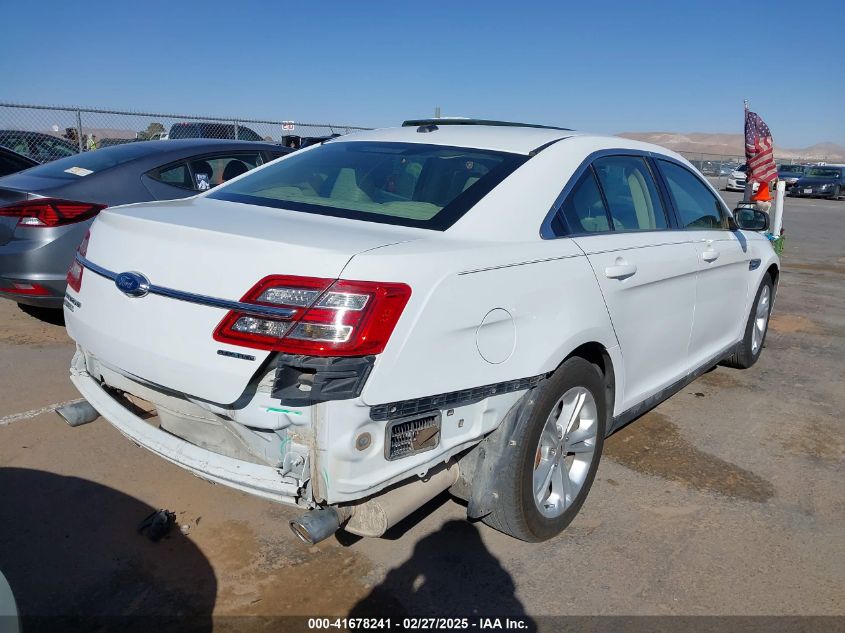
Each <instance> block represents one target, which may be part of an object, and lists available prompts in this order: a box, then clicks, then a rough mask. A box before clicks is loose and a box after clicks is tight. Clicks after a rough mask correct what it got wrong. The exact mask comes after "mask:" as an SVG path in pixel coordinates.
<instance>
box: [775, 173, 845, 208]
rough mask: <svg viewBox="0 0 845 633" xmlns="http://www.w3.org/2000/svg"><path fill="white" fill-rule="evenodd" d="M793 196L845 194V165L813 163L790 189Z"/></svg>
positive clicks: (832, 196)
mask: <svg viewBox="0 0 845 633" xmlns="http://www.w3.org/2000/svg"><path fill="white" fill-rule="evenodd" d="M789 195H791V196H798V197H801V196H806V197H812V198H833V199H835V200H838V199H839V198H840V197H841V196H842V195H845V165H811V166H809V167H807V168H806V171H805V172H804V174H803V175H802V176H801V177H800V178H799V179H798V180H797V181H796V182H795V184H793V185H792V187H791V188H790V190H789Z"/></svg>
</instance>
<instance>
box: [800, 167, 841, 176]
mask: <svg viewBox="0 0 845 633" xmlns="http://www.w3.org/2000/svg"><path fill="white" fill-rule="evenodd" d="M840 173H841V172H840V171H839V170H838V169H830V168H829V167H810V169H809V170H808V171H807V175H808V176H814V177H816V178H839V174H840Z"/></svg>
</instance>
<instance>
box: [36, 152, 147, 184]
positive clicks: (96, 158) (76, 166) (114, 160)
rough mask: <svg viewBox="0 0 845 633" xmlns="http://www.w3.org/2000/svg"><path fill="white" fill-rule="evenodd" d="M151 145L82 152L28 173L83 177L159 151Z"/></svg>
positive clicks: (59, 176)
mask: <svg viewBox="0 0 845 633" xmlns="http://www.w3.org/2000/svg"><path fill="white" fill-rule="evenodd" d="M151 145H157V144H151ZM151 145H148V144H146V143H126V144H123V145H114V146H112V147H104V148H102V149H97V150H93V151H90V152H83V153H81V154H74V155H73V156H68V157H67V158H60V159H59V160H54V161H53V162H51V163H45V164H44V165H39V166H38V167H33V168H32V170H30V171H29V172H28V175H31V176H41V177H43V178H63V179H65V180H72V179H74V178H83V177H85V176H90V175H91V174H94V173H97V172H100V171H103V170H104V169H108V168H109V167H114V166H115V165H120V164H122V163H127V162H129V161H130V160H135V159H136V158H140V157H141V156H146V155H148V154H152V153H153V152H156V151H161V149H160V146H158V147H151Z"/></svg>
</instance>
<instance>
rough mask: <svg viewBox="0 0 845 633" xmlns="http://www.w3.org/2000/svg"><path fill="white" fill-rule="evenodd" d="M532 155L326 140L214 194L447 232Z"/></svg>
mask: <svg viewBox="0 0 845 633" xmlns="http://www.w3.org/2000/svg"><path fill="white" fill-rule="evenodd" d="M527 158H528V157H527V156H520V155H516V154H508V153H504V152H494V151H487V150H478V149H467V148H460V147H444V146H440V145H423V144H419V143H379V142H367V141H351V142H349V141H347V142H334V143H326V144H325V145H322V146H320V147H317V148H316V149H313V150H309V151H307V152H302V153H296V154H292V155H291V156H290V157H289V158H286V159H285V160H282V161H280V162H278V163H275V164H272V165H270V166H269V167H265V168H264V169H261V170H259V171H257V172H255V173H253V174H251V175H249V176H245V177H244V178H242V179H241V180H238V181H236V182H234V183H232V184H231V185H226V186H224V187H222V188H220V189H218V190H217V191H215V192H214V193H213V194H211V195H210V196H209V197H211V198H216V199H219V200H230V201H233V202H244V203H248V204H256V205H261V206H267V207H276V208H280V209H281V208H283V209H289V210H293V211H303V212H306V213H316V214H319V215H330V216H335V217H344V218H351V219H355V220H366V221H369V222H382V223H386V224H398V225H402V226H417V227H421V228H428V229H434V230H439V231H444V230H446V229H447V228H449V227H450V226H451V225H452V224H454V223H455V222H456V221H457V220H458V219H459V218H460V217H461V216H462V215H463V214H464V213H466V212H467V210H469V208H470V207H472V206H473V205H474V204H475V203H476V202H478V201H479V200H480V199H481V198H482V197H484V195H486V194H487V193H488V192H489V191H490V190H491V189H493V187H495V186H496V185H497V184H498V183H500V182H501V181H502V180H503V179H504V178H506V177H507V176H508V175H509V174H510V173H511V172H512V171H513V170H514V169H516V168H517V167H518V166H519V165H521V164H522V163H524V162H525V161H526V160H527Z"/></svg>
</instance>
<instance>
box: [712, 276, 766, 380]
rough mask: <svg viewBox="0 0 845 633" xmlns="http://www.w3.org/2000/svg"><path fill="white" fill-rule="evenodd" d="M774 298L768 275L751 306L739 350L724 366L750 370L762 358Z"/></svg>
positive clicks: (764, 278)
mask: <svg viewBox="0 0 845 633" xmlns="http://www.w3.org/2000/svg"><path fill="white" fill-rule="evenodd" d="M773 296H774V284H773V283H772V278H771V277H770V276H769V275H768V274H767V275H766V276H765V277H763V282H762V283H761V284H760V288H759V289H758V290H757V297H756V298H755V299H754V305H753V306H751V313H750V314H749V315H748V321H747V322H746V324H745V335H744V336H743V337H742V341H741V342H740V344H739V348H738V349H737V351H736V352H735V353H734V354H733V355H732V356H731V357H730V358H729V359H728V360H726V361H724V363H723V364H724V365H727V366H728V367H736V368H737V369H748V368H749V367H751V366H752V365H754V363H756V362H757V359H758V358H760V352H762V351H763V343H765V342H766V333H767V332H768V331H769V316H770V315H771V313H772V298H773Z"/></svg>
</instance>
